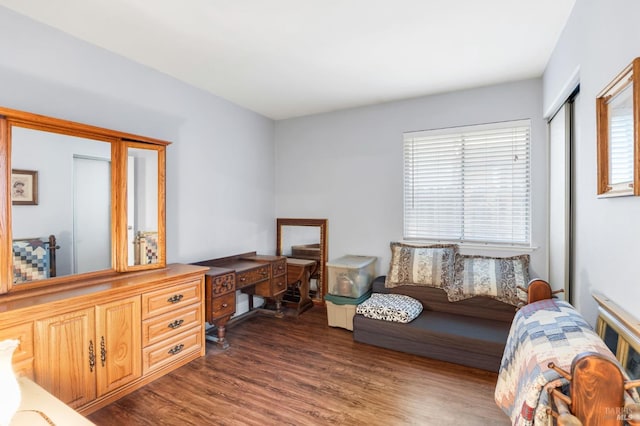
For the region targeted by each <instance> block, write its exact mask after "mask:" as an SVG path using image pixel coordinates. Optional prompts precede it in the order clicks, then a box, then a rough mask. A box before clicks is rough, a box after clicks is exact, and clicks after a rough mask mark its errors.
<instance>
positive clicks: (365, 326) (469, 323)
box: [353, 276, 515, 372]
mask: <svg viewBox="0 0 640 426" xmlns="http://www.w3.org/2000/svg"><path fill="white" fill-rule="evenodd" d="M384 281H385V277H384V276H382V277H378V278H376V279H375V281H374V282H373V288H372V291H373V292H374V293H376V292H377V293H396V294H404V295H407V296H411V297H413V298H415V299H417V300H419V301H420V302H422V306H423V310H422V313H420V315H419V316H418V317H417V318H416V319H414V320H413V321H411V322H409V323H406V324H404V323H399V322H391V321H383V320H377V319H371V318H366V317H365V316H363V315H361V314H356V315H355V317H354V318H353V339H354V340H355V341H357V342H362V343H368V344H370V345H375V346H381V347H384V348H388V349H394V350H397V351H401V352H407V353H412V354H415V355H422V356H426V357H429V358H434V359H439V360H442V361H449V362H454V363H456V364H462V365H467V366H470V367H476V368H481V369H484V370H490V371H495V372H497V371H498V368H499V367H500V360H501V359H502V353H503V352H504V346H505V343H506V341H507V336H508V335H509V327H510V326H511V321H512V320H513V315H514V313H515V307H514V306H511V305H508V304H506V303H503V302H499V301H497V300H494V299H491V298H488V297H482V296H480V297H475V298H471V299H466V300H461V301H458V302H449V300H448V299H447V294H446V293H445V291H444V290H442V289H440V288H433V287H426V286H411V285H406V286H400V287H394V288H385V285H384Z"/></svg>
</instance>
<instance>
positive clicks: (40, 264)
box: [12, 235, 60, 284]
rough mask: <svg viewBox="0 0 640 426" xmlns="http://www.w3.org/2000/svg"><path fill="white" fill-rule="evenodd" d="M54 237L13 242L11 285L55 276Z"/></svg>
mask: <svg viewBox="0 0 640 426" xmlns="http://www.w3.org/2000/svg"><path fill="white" fill-rule="evenodd" d="M59 248H60V247H59V246H58V245H57V244H56V237H55V236H54V235H50V236H49V238H46V239H45V238H20V239H15V240H13V244H12V249H13V283H14V284H19V283H24V282H30V281H35V280H41V279H45V278H50V277H55V276H56V250H57V249H59Z"/></svg>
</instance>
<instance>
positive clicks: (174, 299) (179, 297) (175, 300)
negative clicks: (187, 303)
mask: <svg viewBox="0 0 640 426" xmlns="http://www.w3.org/2000/svg"><path fill="white" fill-rule="evenodd" d="M183 297H184V296H183V295H181V294H174V295H173V296H171V297H170V298H168V299H167V302H169V303H178V302H179V301H181V300H182V298H183Z"/></svg>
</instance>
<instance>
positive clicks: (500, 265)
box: [445, 254, 529, 306]
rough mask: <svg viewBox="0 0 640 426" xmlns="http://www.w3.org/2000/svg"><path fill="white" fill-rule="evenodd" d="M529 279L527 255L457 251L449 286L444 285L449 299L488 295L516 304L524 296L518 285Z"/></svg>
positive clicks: (522, 285)
mask: <svg viewBox="0 0 640 426" xmlns="http://www.w3.org/2000/svg"><path fill="white" fill-rule="evenodd" d="M528 282H529V255H528V254H523V255H520V256H513V257H486V256H465V255H461V254H458V255H456V260H455V275H454V279H453V283H452V285H450V286H448V287H446V288H445V291H446V292H447V296H448V298H449V301H451V302H455V301H458V300H463V299H468V298H471V297H474V296H488V297H492V298H494V299H497V300H499V301H501V302H504V303H508V304H510V305H513V306H518V304H520V302H521V301H522V299H524V300H526V298H527V295H526V293H525V292H523V291H522V290H519V289H518V288H517V287H518V286H521V287H525V288H526V287H527V283H528Z"/></svg>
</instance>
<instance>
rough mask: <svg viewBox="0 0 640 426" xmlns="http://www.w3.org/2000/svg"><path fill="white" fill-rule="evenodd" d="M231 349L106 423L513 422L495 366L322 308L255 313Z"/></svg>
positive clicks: (199, 362)
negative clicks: (440, 352) (500, 396)
mask: <svg viewBox="0 0 640 426" xmlns="http://www.w3.org/2000/svg"><path fill="white" fill-rule="evenodd" d="M227 338H228V339H229V341H230V343H231V347H230V348H229V349H228V350H226V351H221V350H219V349H217V347H216V345H215V344H213V343H207V353H206V356H205V357H204V358H199V359H196V360H194V361H192V362H190V363H189V364H188V365H186V366H183V367H181V368H179V369H177V370H174V371H173V372H172V373H170V374H168V375H167V376H165V377H163V378H161V379H158V380H156V381H155V382H153V383H150V384H148V385H146V386H145V387H143V388H141V389H139V390H137V391H136V392H134V393H132V394H130V395H128V396H126V397H124V398H122V399H120V400H118V401H116V402H115V403H112V404H110V405H108V406H106V407H104V408H103V409H101V410H99V411H96V412H94V413H93V414H92V415H90V416H89V419H90V420H92V421H93V422H95V423H96V424H98V425H113V424H118V425H134V424H135V425H157V424H162V425H185V424H198V425H218V424H219V425H272V424H281V425H325V424H328V425H438V426H440V425H471V426H472V425H483V426H484V425H508V424H509V419H508V418H507V416H506V415H505V414H504V413H502V411H501V410H500V409H499V408H498V407H497V406H496V404H495V402H494V398H493V394H494V388H495V383H496V380H497V375H496V374H495V373H491V372H487V371H483V370H477V369H473V368H468V367H463V366H459V365H455V364H449V363H446V362H440V361H435V360H430V359H427V358H422V357H418V356H414V355H409V354H404V353H401V352H396V351H392V350H387V349H383V348H377V347H373V346H369V345H365V344H361V343H357V342H354V341H353V339H352V334H351V332H349V331H347V330H344V329H341V328H331V327H328V326H327V317H326V311H325V308H324V307H321V306H316V307H314V308H312V309H310V310H309V311H307V312H305V313H304V314H303V315H300V316H299V317H298V318H295V317H286V318H284V319H276V318H272V317H266V316H254V317H251V318H249V319H247V320H246V321H244V322H242V323H240V324H238V325H236V326H234V327H232V328H230V329H229V331H228V334H227Z"/></svg>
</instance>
